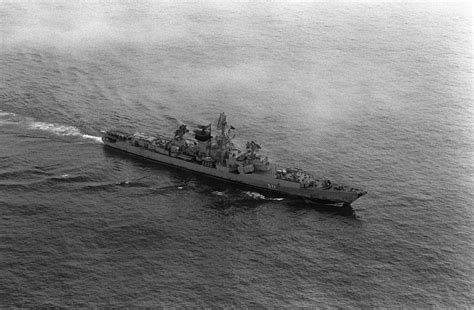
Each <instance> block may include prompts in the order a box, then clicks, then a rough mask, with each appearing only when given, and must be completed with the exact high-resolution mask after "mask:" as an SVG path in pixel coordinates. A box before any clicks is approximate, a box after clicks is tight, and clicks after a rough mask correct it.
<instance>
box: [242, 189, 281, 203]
mask: <svg viewBox="0 0 474 310" xmlns="http://www.w3.org/2000/svg"><path fill="white" fill-rule="evenodd" d="M244 193H245V195H247V196H249V197H250V198H253V199H256V200H275V201H281V200H283V198H270V197H266V196H264V195H262V194H260V193H256V192H248V191H247V192H244Z"/></svg>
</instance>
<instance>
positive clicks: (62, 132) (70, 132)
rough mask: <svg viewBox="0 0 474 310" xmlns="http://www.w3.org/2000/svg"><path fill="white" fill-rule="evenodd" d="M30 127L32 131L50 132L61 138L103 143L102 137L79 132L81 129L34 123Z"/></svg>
mask: <svg viewBox="0 0 474 310" xmlns="http://www.w3.org/2000/svg"><path fill="white" fill-rule="evenodd" d="M29 127H30V128H31V129H39V130H45V131H49V132H52V133H54V134H57V135H59V136H73V137H82V138H84V139H90V140H94V141H96V142H100V143H102V139H101V137H97V136H91V135H86V134H83V133H81V132H80V131H79V129H77V128H76V127H74V126H66V125H58V124H51V123H44V122H32V123H31V124H30V126H29Z"/></svg>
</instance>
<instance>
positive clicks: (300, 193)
mask: <svg viewBox="0 0 474 310" xmlns="http://www.w3.org/2000/svg"><path fill="white" fill-rule="evenodd" d="M103 142H104V144H105V145H106V146H108V147H111V148H114V149H117V150H121V151H123V152H127V153H130V154H133V155H137V156H140V157H144V158H147V159H149V160H153V161H156V162H159V163H163V164H166V165H170V166H175V167H178V168H182V169H186V170H190V171H194V172H196V173H201V174H204V175H206V176H210V177H213V178H218V179H221V180H225V181H227V182H232V183H237V184H242V185H245V186H251V187H253V188H256V189H259V190H263V191H265V192H271V193H275V194H282V195H287V196H296V197H301V198H304V199H308V200H312V201H318V202H330V203H337V204H340V205H350V204H351V203H352V202H354V201H355V200H356V199H357V198H359V197H360V195H359V194H358V193H357V192H344V191H333V190H325V189H317V188H311V189H307V188H301V187H300V186H299V184H298V183H295V182H289V181H285V180H281V179H277V178H275V177H274V171H272V170H274V168H272V169H270V170H269V171H262V172H254V173H249V174H239V173H234V172H229V171H226V169H216V168H212V167H206V166H203V165H200V164H199V163H197V162H195V161H187V160H184V159H180V158H178V157H172V156H169V155H168V154H162V153H158V152H155V151H151V150H149V149H146V148H143V147H140V146H134V145H132V144H130V143H128V142H126V141H120V140H118V141H115V142H111V141H108V140H107V139H103Z"/></svg>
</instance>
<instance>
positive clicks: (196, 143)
mask: <svg viewBox="0 0 474 310" xmlns="http://www.w3.org/2000/svg"><path fill="white" fill-rule="evenodd" d="M216 127H217V134H216V136H215V137H214V136H212V123H211V124H209V125H202V126H198V128H197V129H195V130H194V131H193V137H192V138H185V135H186V134H187V133H189V130H188V129H187V126H186V125H181V126H180V127H179V128H178V129H177V130H176V131H175V133H174V137H173V138H171V137H167V136H162V135H146V134H142V133H138V132H137V133H128V132H124V131H120V130H107V131H105V132H104V135H103V136H102V141H103V142H104V144H105V145H106V146H108V147H112V148H115V149H119V150H121V151H125V152H127V153H131V154H134V155H138V156H141V157H144V158H147V159H150V160H153V161H157V162H160V163H163V164H167V165H171V166H175V167H179V168H184V169H187V170H191V171H194V172H196V173H200V174H204V175H207V176H210V177H214V178H218V179H222V180H225V181H228V182H233V183H239V184H243V185H246V186H251V187H253V188H256V189H257V190H262V191H265V192H272V193H275V194H278V195H280V194H282V195H285V196H296V197H301V198H304V199H305V200H310V201H316V202H322V203H330V204H334V205H338V206H347V205H350V204H351V203H352V202H354V201H355V200H356V199H358V198H359V197H361V196H363V195H365V194H366V193H367V192H365V191H363V190H360V189H356V188H352V187H347V186H344V185H338V184H335V183H333V182H331V181H330V180H327V179H318V178H316V177H314V176H313V175H312V174H310V173H308V172H306V171H304V170H302V169H300V168H285V167H279V166H277V165H275V164H273V163H270V162H269V160H268V157H267V156H263V155H261V154H260V153H259V150H260V149H261V147H260V145H259V144H257V143H256V142H254V141H250V142H247V144H246V147H245V150H241V149H239V148H238V147H236V146H235V144H234V143H233V142H232V139H233V138H234V137H235V134H234V133H233V131H234V127H233V126H230V125H228V124H227V117H226V115H225V114H224V113H221V114H220V116H219V119H218V121H217V126H216ZM186 136H189V135H186Z"/></svg>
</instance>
